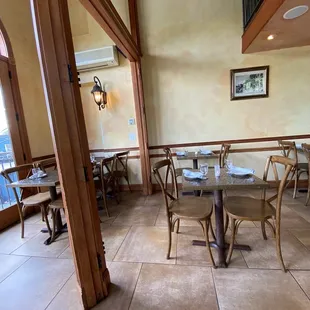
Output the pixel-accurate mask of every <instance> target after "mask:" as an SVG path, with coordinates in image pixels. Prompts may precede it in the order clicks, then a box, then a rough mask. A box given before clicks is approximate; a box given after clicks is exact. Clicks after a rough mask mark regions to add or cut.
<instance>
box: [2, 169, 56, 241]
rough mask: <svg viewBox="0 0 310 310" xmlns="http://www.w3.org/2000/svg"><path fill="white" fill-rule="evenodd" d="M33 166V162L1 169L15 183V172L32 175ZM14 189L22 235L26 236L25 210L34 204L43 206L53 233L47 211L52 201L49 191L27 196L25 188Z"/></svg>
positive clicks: (42, 210) (8, 179) (6, 177)
mask: <svg viewBox="0 0 310 310" xmlns="http://www.w3.org/2000/svg"><path fill="white" fill-rule="evenodd" d="M32 168H33V165H32V164H25V165H20V166H16V167H12V168H8V169H5V170H3V171H1V175H2V176H3V177H4V178H5V179H6V180H7V181H8V182H9V183H13V179H12V175H13V174H15V173H17V175H19V174H23V175H26V177H29V176H31V173H32ZM12 190H13V194H14V197H15V199H16V204H17V209H18V213H19V218H20V222H21V237H22V238H24V232H25V224H24V218H25V210H26V209H27V208H28V207H34V206H38V207H40V208H41V212H42V215H43V218H44V220H45V222H46V225H47V229H48V232H49V234H50V235H51V228H50V225H49V222H48V218H47V211H46V208H47V204H48V202H49V201H50V194H49V192H44V193H37V194H34V195H30V196H27V197H25V190H24V189H23V188H21V189H20V193H18V192H17V189H16V188H15V187H13V188H12Z"/></svg>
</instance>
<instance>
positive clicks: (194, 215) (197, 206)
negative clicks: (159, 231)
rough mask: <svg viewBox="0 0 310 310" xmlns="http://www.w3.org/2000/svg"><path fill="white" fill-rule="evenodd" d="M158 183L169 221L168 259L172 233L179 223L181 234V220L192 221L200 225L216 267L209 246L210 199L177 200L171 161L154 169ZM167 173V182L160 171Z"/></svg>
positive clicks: (187, 198)
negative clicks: (170, 182) (169, 181)
mask: <svg viewBox="0 0 310 310" xmlns="http://www.w3.org/2000/svg"><path fill="white" fill-rule="evenodd" d="M152 170H153V174H154V176H155V179H156V181H157V182H158V183H159V185H160V188H161V191H162V194H163V198H164V202H165V205H166V215H167V221H168V237H169V243H168V252H167V259H169V258H170V252H171V241H172V232H173V231H174V227H175V224H176V223H177V233H178V232H179V226H180V220H181V219H184V220H192V221H196V222H198V223H199V224H200V226H201V227H202V230H203V234H204V237H205V240H206V244H207V249H208V253H209V256H210V259H211V262H212V265H213V267H215V264H214V259H213V256H212V253H211V249H210V246H209V227H210V225H211V214H212V202H211V201H210V200H209V199H205V198H200V197H186V198H184V197H182V198H177V197H176V196H174V195H173V193H178V188H177V182H176V175H175V170H174V167H173V165H172V162H171V160H170V159H165V160H162V161H159V162H157V163H156V164H154V165H153V167H152ZM162 170H163V172H164V173H165V182H163V179H162V177H161V173H160V171H162ZM168 176H171V181H172V187H171V192H169V190H168V180H169V177H168Z"/></svg>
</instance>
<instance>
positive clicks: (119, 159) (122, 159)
mask: <svg viewBox="0 0 310 310" xmlns="http://www.w3.org/2000/svg"><path fill="white" fill-rule="evenodd" d="M129 153H130V151H125V152H120V153H116V154H115V155H114V156H115V158H116V166H115V168H116V169H118V163H119V164H120V166H121V170H122V171H125V172H126V174H127V167H128V166H127V163H128V155H129Z"/></svg>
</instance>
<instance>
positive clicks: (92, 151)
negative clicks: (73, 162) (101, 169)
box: [89, 146, 139, 153]
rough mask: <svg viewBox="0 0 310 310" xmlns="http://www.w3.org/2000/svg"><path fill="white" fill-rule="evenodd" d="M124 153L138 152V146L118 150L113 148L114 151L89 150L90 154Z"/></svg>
mask: <svg viewBox="0 0 310 310" xmlns="http://www.w3.org/2000/svg"><path fill="white" fill-rule="evenodd" d="M124 151H139V147H138V146H134V147H124V148H122V147H120V148H114V149H92V150H89V152H90V153H99V152H124Z"/></svg>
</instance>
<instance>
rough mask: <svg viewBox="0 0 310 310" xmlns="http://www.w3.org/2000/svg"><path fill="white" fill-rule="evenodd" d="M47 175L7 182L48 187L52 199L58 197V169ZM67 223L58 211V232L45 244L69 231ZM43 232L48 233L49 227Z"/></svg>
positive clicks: (19, 186) (10, 185)
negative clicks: (63, 221) (64, 222)
mask: <svg viewBox="0 0 310 310" xmlns="http://www.w3.org/2000/svg"><path fill="white" fill-rule="evenodd" d="M46 174H47V176H45V177H41V178H26V179H22V180H18V181H15V182H12V183H10V184H7V187H18V188H40V187H48V189H49V192H50V198H51V201H54V200H56V199H57V198H58V194H57V190H56V187H57V185H59V184H60V182H59V177H58V172H57V170H52V171H47V172H46ZM67 231H68V228H67V224H63V223H62V219H61V214H60V212H56V232H55V238H54V239H53V240H52V239H51V236H50V237H49V238H48V239H46V240H45V241H44V244H45V245H50V244H51V243H52V242H53V241H54V240H55V239H57V238H58V237H59V236H60V235H61V234H62V233H64V232H67ZM41 232H42V233H47V232H48V229H47V228H43V229H42V230H41Z"/></svg>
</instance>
